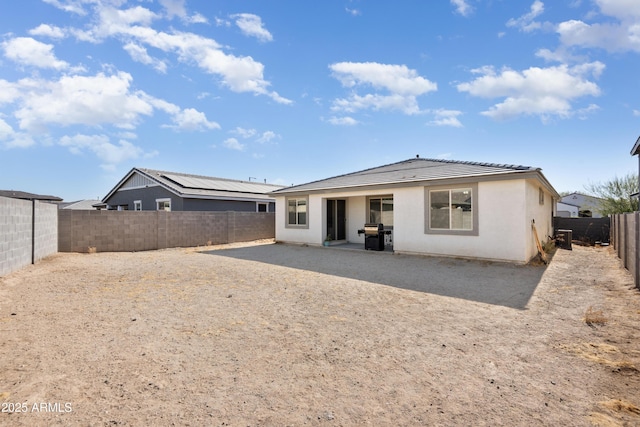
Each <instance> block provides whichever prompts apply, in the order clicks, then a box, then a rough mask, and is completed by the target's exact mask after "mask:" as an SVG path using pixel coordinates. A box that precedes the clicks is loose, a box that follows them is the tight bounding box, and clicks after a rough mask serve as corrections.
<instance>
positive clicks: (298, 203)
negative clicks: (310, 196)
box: [287, 197, 308, 227]
mask: <svg viewBox="0 0 640 427" xmlns="http://www.w3.org/2000/svg"><path fill="white" fill-rule="evenodd" d="M307 204H308V200H307V198H306V197H305V198H291V199H287V226H290V227H296V226H302V227H307V226H308V223H307V221H308V218H307Z"/></svg>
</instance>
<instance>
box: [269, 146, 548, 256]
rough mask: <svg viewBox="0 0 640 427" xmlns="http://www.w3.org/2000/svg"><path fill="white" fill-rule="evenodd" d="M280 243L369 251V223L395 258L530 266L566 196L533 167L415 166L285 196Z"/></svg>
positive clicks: (416, 162)
mask: <svg viewBox="0 0 640 427" xmlns="http://www.w3.org/2000/svg"><path fill="white" fill-rule="evenodd" d="M271 195H272V196H274V197H275V198H276V241H279V242H290V243H299V244H309V245H321V244H322V242H323V240H325V237H326V236H327V235H329V236H330V237H331V239H332V240H334V241H335V242H332V243H336V242H345V243H346V242H350V243H352V242H359V243H363V245H364V239H365V237H364V236H362V235H360V234H359V233H358V230H360V229H362V228H363V226H364V224H365V223H382V224H384V228H385V229H386V230H391V232H392V236H391V237H392V242H393V243H392V244H393V250H394V252H398V253H408V254H427V255H443V256H453V257H467V258H480V259H489V260H500V261H512V262H522V263H525V262H528V261H530V260H531V259H532V258H533V257H535V256H536V254H537V252H538V251H537V245H536V241H535V238H534V234H533V227H532V222H534V221H535V227H536V229H537V234H538V238H539V240H540V241H541V242H543V243H544V242H545V241H546V240H548V239H549V236H552V235H553V216H554V215H555V212H554V206H555V201H557V200H558V199H559V198H560V196H559V195H558V193H557V192H556V190H555V189H554V188H553V187H552V186H551V184H549V182H548V181H547V179H546V178H545V177H544V176H543V175H542V173H541V171H540V169H538V168H532V167H528V166H513V165H498V164H489V163H475V162H459V161H448V160H433V159H421V158H415V159H409V160H405V161H401V162H398V163H393V164H389V165H385V166H380V167H376V168H371V169H367V170H363V171H359V172H354V173H350V174H346V175H340V176H336V177H333V178H327V179H323V180H320V181H315V182H310V183H307V184H301V185H296V186H292V187H286V188H282V189H280V190H276V191H274V192H272V193H271Z"/></svg>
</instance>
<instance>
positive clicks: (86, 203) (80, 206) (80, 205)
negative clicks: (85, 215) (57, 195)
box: [58, 200, 101, 211]
mask: <svg viewBox="0 0 640 427" xmlns="http://www.w3.org/2000/svg"><path fill="white" fill-rule="evenodd" d="M100 203H101V201H100V200H77V201H75V202H63V203H60V204H59V205H58V208H59V209H72V210H75V211H95V210H96V208H95V207H94V205H95V204H100Z"/></svg>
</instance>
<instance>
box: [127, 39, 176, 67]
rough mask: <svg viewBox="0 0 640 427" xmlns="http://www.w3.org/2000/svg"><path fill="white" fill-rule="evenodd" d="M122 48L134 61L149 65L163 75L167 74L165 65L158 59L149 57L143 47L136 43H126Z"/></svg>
mask: <svg viewBox="0 0 640 427" xmlns="http://www.w3.org/2000/svg"><path fill="white" fill-rule="evenodd" d="M123 48H124V50H125V51H126V52H127V53H128V54H129V56H131V59H133V60H134V61H136V62H140V63H142V64H145V65H151V66H152V67H153V68H155V69H156V70H157V71H159V72H161V73H163V74H164V73H166V72H167V64H166V63H165V62H164V61H162V60H160V59H156V58H153V57H151V56H150V55H149V53H148V52H147V49H145V48H144V47H143V46H140V45H139V44H136V43H127V44H125V45H124V46H123Z"/></svg>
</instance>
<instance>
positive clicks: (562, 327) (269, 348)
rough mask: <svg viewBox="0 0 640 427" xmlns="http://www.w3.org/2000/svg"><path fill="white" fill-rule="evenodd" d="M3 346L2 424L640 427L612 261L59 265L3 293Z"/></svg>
mask: <svg viewBox="0 0 640 427" xmlns="http://www.w3.org/2000/svg"><path fill="white" fill-rule="evenodd" d="M0 331H1V341H0V403H1V404H2V413H0V425H11V426H38V425H43V426H44V425H96V426H101V425H104V426H111V425H136V426H142V425H145V426H150V425H159V426H160V425H192V426H202V425H211V426H286V425H289V426H301V425H309V426H316V425H321V426H353V425H372V426H386V425H394V426H396V425H398V426H413V425H416V426H417V425H441V426H452V425H460V426H468V425H476V426H482V425H487V426H496V425H506V426H531V425H543V426H574V425H575V426H591V425H594V426H638V425H640V371H639V369H640V292H638V291H637V290H635V289H634V288H633V286H632V278H631V276H630V275H629V273H628V272H627V271H626V270H623V269H622V268H620V263H619V260H618V259H617V258H616V257H615V255H614V254H613V252H612V251H611V250H610V249H608V248H586V247H576V246H574V250H573V251H563V250H558V251H557V252H556V254H555V255H554V257H553V259H552V261H551V263H550V265H549V266H547V267H545V266H513V265H506V264H499V263H488V262H472V261H465V260H455V259H444V258H426V257H411V256H402V255H392V254H381V253H374V252H365V251H361V252H355V251H345V250H340V249H336V248H314V247H297V246H288V245H279V244H278V245H276V244H265V242H254V243H252V244H244V245H239V244H235V245H226V246H218V247H206V248H193V249H170V250H162V251H154V252H139V253H98V254H58V255H55V256H52V257H50V258H48V259H45V260H43V261H41V262H40V263H38V264H36V265H34V266H29V267H26V268H24V269H22V270H20V271H18V272H15V273H12V274H10V275H7V276H5V277H2V278H0Z"/></svg>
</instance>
